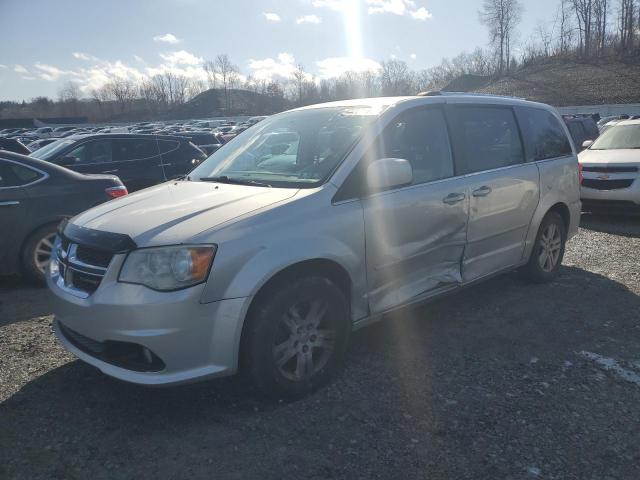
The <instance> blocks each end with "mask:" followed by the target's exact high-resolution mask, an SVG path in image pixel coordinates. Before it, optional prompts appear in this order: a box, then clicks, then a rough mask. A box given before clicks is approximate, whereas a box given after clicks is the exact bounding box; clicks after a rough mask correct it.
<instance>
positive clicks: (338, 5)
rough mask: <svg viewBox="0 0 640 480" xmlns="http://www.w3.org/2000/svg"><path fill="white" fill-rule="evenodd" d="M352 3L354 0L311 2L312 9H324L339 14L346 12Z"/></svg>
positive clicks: (314, 0) (318, 0) (317, 0)
mask: <svg viewBox="0 0 640 480" xmlns="http://www.w3.org/2000/svg"><path fill="white" fill-rule="evenodd" d="M353 1H354V0H313V2H311V4H312V5H313V6H314V7H318V8H321V7H326V8H330V9H331V10H336V11H338V12H340V11H343V10H346V9H347V8H348V7H349V4H352V3H353ZM356 1H357V0H356Z"/></svg>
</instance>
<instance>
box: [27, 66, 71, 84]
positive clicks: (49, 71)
mask: <svg viewBox="0 0 640 480" xmlns="http://www.w3.org/2000/svg"><path fill="white" fill-rule="evenodd" d="M35 67H36V69H37V70H39V72H38V76H39V77H40V78H42V79H43V80H46V81H48V82H55V81H56V80H58V79H59V78H60V77H62V76H66V75H70V74H71V73H73V72H71V71H69V70H62V69H60V68H58V67H56V66H54V65H49V64H47V63H40V62H38V63H36V64H35Z"/></svg>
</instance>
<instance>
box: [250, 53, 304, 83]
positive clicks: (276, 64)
mask: <svg viewBox="0 0 640 480" xmlns="http://www.w3.org/2000/svg"><path fill="white" fill-rule="evenodd" d="M295 62H296V61H295V58H294V57H293V55H291V54H290V53H281V54H279V55H278V57H277V58H264V59H262V60H254V59H250V60H249V69H251V71H252V73H251V75H252V76H253V77H254V78H255V79H257V80H273V79H274V78H280V79H285V78H290V77H291V75H293V72H295V70H296V63H295Z"/></svg>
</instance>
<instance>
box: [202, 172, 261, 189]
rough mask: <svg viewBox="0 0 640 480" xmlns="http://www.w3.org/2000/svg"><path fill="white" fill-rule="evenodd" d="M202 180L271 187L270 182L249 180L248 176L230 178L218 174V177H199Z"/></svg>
mask: <svg viewBox="0 0 640 480" xmlns="http://www.w3.org/2000/svg"><path fill="white" fill-rule="evenodd" d="M200 180H201V181H202V182H218V183H232V184H236V185H253V186H255V187H271V185H270V184H268V183H264V182H257V181H255V180H249V179H248V178H247V179H245V178H232V177H228V176H227V175H220V176H219V177H200Z"/></svg>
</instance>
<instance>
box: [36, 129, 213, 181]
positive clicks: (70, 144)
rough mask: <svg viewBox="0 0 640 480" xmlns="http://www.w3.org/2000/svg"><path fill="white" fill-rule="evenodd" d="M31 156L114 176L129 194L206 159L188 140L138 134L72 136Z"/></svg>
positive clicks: (76, 168)
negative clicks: (118, 178)
mask: <svg viewBox="0 0 640 480" xmlns="http://www.w3.org/2000/svg"><path fill="white" fill-rule="evenodd" d="M31 156H33V157H35V158H39V159H41V160H46V161H48V162H52V163H55V164H57V165H62V166H64V167H67V168H70V169H72V170H75V171H77V172H81V173H107V174H113V175H118V177H120V179H121V180H122V182H123V183H124V184H125V185H126V186H127V188H128V189H129V191H135V190H140V189H142V188H146V187H150V186H152V185H156V184H158V183H161V182H164V181H166V180H169V179H172V178H177V177H180V176H182V175H185V174H187V173H188V172H189V171H190V170H191V169H192V168H193V166H194V164H197V163H199V162H201V161H202V160H204V159H205V158H206V154H205V153H204V152H203V151H202V150H200V149H199V148H198V147H196V146H195V145H193V144H192V143H191V142H190V141H189V139H188V138H184V137H175V136H162V135H138V134H93V135H78V136H72V137H68V138H65V139H61V140H58V141H56V142H54V143H51V144H50V145H47V146H46V147H44V148H41V149H40V150H37V151H35V152H33V153H32V154H31ZM194 160H195V162H194Z"/></svg>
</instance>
